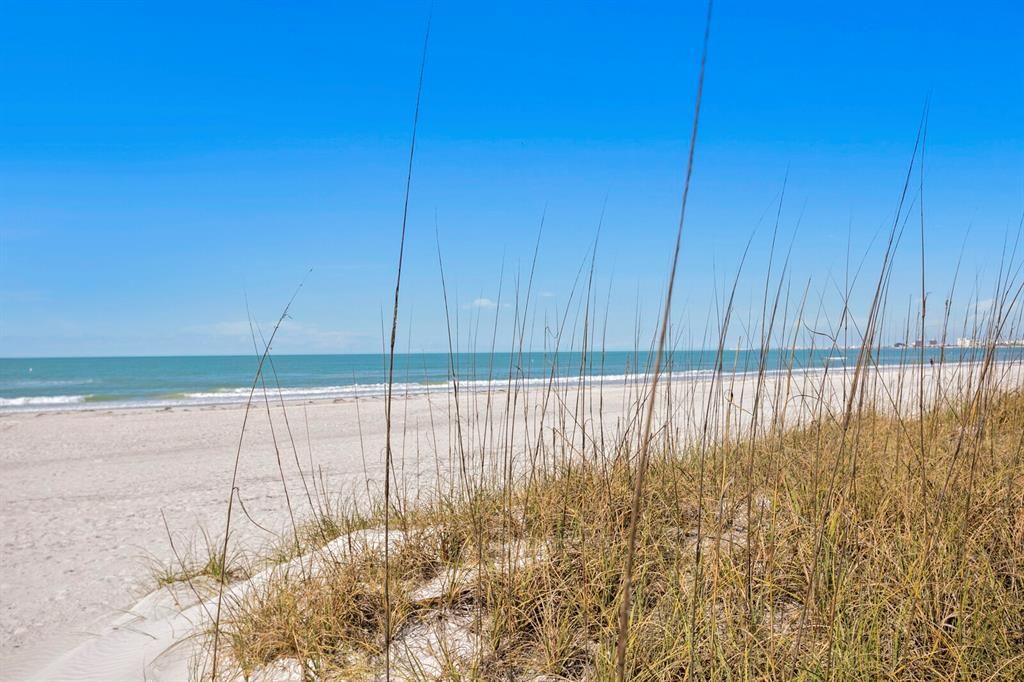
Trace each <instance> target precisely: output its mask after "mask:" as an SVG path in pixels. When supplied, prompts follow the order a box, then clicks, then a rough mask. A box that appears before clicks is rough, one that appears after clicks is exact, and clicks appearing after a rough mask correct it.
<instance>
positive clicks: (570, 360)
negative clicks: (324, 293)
mask: <svg viewBox="0 0 1024 682" xmlns="http://www.w3.org/2000/svg"><path fill="white" fill-rule="evenodd" d="M998 352H999V355H1000V358H1001V359H1010V358H1021V357H1022V356H1024V349H1020V348H1017V349H1010V348H1002V349H999V351H998ZM792 353H793V351H789V350H786V351H772V352H770V353H769V354H768V358H767V364H768V369H769V370H776V369H780V368H784V367H785V366H786V365H787V364H788V363H789V362H790V357H791V354H792ZM856 353H857V351H856V350H846V351H843V350H840V351H820V350H819V351H813V352H812V351H810V350H798V351H796V352H795V356H793V364H794V365H795V367H797V368H821V367H825V366H826V365H828V366H831V367H841V366H844V365H846V364H850V363H853V362H854V361H855V359H856ZM939 353H940V351H939V350H938V349H928V350H926V351H925V359H926V362H929V361H933V360H934V361H936V362H937V361H938V360H939V357H940V355H939ZM979 353H980V351H979V350H961V349H949V348H947V349H946V350H945V361H946V362H958V361H962V360H972V359H976V358H977V357H978V354H979ZM758 358H759V352H758V351H739V352H735V351H730V352H727V353H726V354H725V357H724V359H723V366H724V368H725V369H726V370H728V371H732V370H733V369H734V368H735V370H736V371H739V372H743V371H753V370H756V369H757V364H758ZM581 360H582V359H581V357H580V354H579V353H558V354H550V353H548V354H545V353H524V354H523V355H522V356H519V355H510V354H509V353H494V354H493V355H492V354H489V353H462V354H456V355H455V356H452V357H451V358H450V357H449V356H448V355H447V354H444V353H420V354H408V355H396V357H395V382H396V388H395V391H396V392H397V393H399V394H404V393H422V392H426V391H435V390H446V389H447V387H448V386H449V383H450V379H451V377H452V376H457V377H458V378H459V381H460V388H465V389H474V388H485V387H487V386H488V385H489V384H490V382H498V383H504V382H506V381H507V380H508V378H509V375H510V367H511V368H512V374H513V375H514V376H517V377H521V378H522V379H523V380H525V381H528V382H533V383H543V382H545V381H547V380H548V378H549V377H550V376H551V375H552V374H554V375H555V376H556V377H558V378H560V379H562V380H572V379H573V378H575V377H578V376H579V375H580V365H581ZM586 360H587V366H586V369H585V373H586V374H588V375H591V376H597V375H599V376H603V377H604V380H605V381H606V382H621V381H624V380H625V379H626V378H627V377H628V376H629V375H633V374H636V373H637V372H638V370H639V371H641V372H642V371H643V370H644V369H645V367H646V366H647V355H646V354H644V353H633V352H624V351H609V352H605V353H593V354H590V355H588V357H587V358H586ZM919 360H920V351H919V350H913V349H910V350H901V349H894V348H888V349H883V350H882V351H881V352H880V354H879V356H878V358H877V361H878V362H879V363H880V364H900V363H915V362H918V361H919ZM272 361H273V366H271V365H270V364H267V365H266V366H265V367H264V370H265V371H264V374H265V379H266V382H267V387H268V388H271V389H273V391H274V394H275V395H276V393H277V386H278V383H279V384H280V387H281V390H282V392H283V394H284V396H285V398H292V399H309V398H340V397H351V396H373V395H382V394H383V393H384V382H385V377H386V373H385V372H386V368H385V357H384V356H383V355H381V354H368V355H279V356H274V357H273V358H272ZM714 361H715V354H714V352H713V351H677V352H674V353H672V355H671V369H672V372H673V375H675V376H679V377H683V378H685V377H688V376H690V377H699V376H702V375H706V374H708V373H709V372H711V371H712V370H713V369H714ZM257 364H258V359H257V358H256V357H253V356H207V357H199V356H187V357H123V358H116V357H115V358H19V359H0V411H7V412H9V411H14V410H40V409H88V408H97V407H103V408H108V407H128V406H137V405H153V406H172V405H204V404H215V403H230V402H243V401H244V400H245V399H246V398H247V397H248V394H249V388H250V386H251V385H252V380H253V376H254V375H255V372H256V367H257ZM453 366H454V367H453ZM453 370H454V371H453ZM275 374H276V378H275Z"/></svg>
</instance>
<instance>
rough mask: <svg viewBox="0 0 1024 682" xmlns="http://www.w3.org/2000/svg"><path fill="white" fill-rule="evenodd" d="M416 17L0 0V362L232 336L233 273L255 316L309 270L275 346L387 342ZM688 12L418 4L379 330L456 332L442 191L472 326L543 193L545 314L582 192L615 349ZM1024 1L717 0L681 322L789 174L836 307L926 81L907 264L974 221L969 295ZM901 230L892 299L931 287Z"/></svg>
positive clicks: (564, 295)
mask: <svg viewBox="0 0 1024 682" xmlns="http://www.w3.org/2000/svg"><path fill="white" fill-rule="evenodd" d="M294 5H301V6H294ZM429 11H430V8H429V5H428V4H426V3H409V4H385V3H351V4H348V3H323V4H318V3H301V4H299V3H287V4H286V3H276V4H270V3H266V4H264V3H239V4H220V3H218V4H217V6H216V7H211V6H210V3H188V2H179V3H162V4H157V3H150V4H146V3H116V2H107V3H92V2H69V3H52V2H14V1H12V0H3V2H2V3H0V91H2V92H3V93H4V94H3V96H2V109H0V356H37V355H121V354H204V353H210V354H214V353H245V352H248V351H249V350H250V349H251V343H250V341H249V339H248V330H247V326H246V322H245V321H246V308H245V305H246V304H245V300H246V296H248V299H249V301H250V304H251V306H252V310H253V312H254V314H255V316H256V317H257V319H258V320H259V321H260V322H261V323H264V324H268V323H269V322H270V321H271V319H272V318H274V317H276V315H277V313H278V311H279V310H280V308H281V306H282V305H283V304H284V302H285V301H286V300H287V299H288V297H289V296H290V295H291V292H292V290H293V289H294V287H295V286H296V285H297V283H298V282H299V281H301V280H302V278H303V277H304V273H305V272H306V271H307V270H309V269H310V268H312V273H311V274H310V275H309V277H308V279H307V281H306V285H305V287H304V289H303V291H302V293H301V294H300V296H299V298H298V299H297V301H296V304H295V306H294V309H293V319H292V320H290V321H289V323H288V324H287V326H286V328H285V330H284V331H283V332H282V336H281V340H280V343H278V344H277V345H276V350H277V351H278V352H358V351H375V350H379V349H380V347H381V316H382V311H384V310H387V309H388V306H389V298H390V296H391V291H390V288H391V287H392V286H393V279H394V264H395V260H396V256H397V246H398V234H399V229H400V220H401V205H402V191H403V186H404V178H405V170H406V169H405V164H406V157H407V154H408V138H409V134H410V129H411V122H412V109H413V103H414V97H415V88H416V77H417V71H418V68H419V53H420V49H421V45H422V39H423V32H424V27H425V24H426V19H427V15H428V13H429ZM703 17H704V6H703V4H701V3H691V2H682V3H679V2H673V3H580V4H571V3H525V2H524V3H502V4H499V3H455V2H436V3H434V6H433V30H432V34H431V43H430V50H429V57H428V63H427V73H426V83H425V91H424V95H423V109H422V115H421V120H420V137H419V146H418V149H417V160H416V169H415V179H414V186H413V192H412V199H411V210H410V221H409V239H408V242H407V249H408V251H407V262H406V264H407V270H406V271H405V274H404V279H403V285H404V290H403V299H402V322H401V327H400V339H401V341H400V344H399V345H400V346H404V347H406V348H408V349H410V350H413V351H416V350H443V349H445V348H446V344H447V341H446V336H445V327H444V317H443V309H442V307H441V295H440V294H441V292H440V284H439V275H438V268H437V257H436V247H435V237H434V234H435V232H434V224H435V216H436V220H437V225H438V232H439V234H440V242H441V248H442V251H443V253H444V258H445V269H446V275H447V277H448V284H449V296H450V297H451V298H452V307H453V311H454V312H455V313H457V314H458V316H459V317H460V319H461V325H460V330H461V331H462V332H463V336H465V335H466V333H467V330H469V329H472V327H473V325H474V324H476V323H477V321H479V322H480V324H481V325H482V326H484V327H487V328H489V326H490V325H491V324H492V322H493V320H494V317H495V316H497V317H498V319H499V324H506V322H502V321H507V319H508V318H509V316H510V315H511V312H510V309H508V308H503V307H497V306H496V305H493V304H495V303H496V302H497V299H498V293H499V291H498V290H499V284H500V283H501V281H502V279H501V278H500V277H499V273H500V272H501V271H502V267H504V272H505V277H504V284H503V295H504V297H505V302H507V301H508V300H509V298H508V297H509V296H510V292H511V291H512V290H513V288H514V286H515V284H514V276H515V274H516V273H519V274H520V276H521V277H522V278H525V274H526V273H525V271H526V269H527V268H528V265H529V259H530V256H531V253H532V249H533V245H534V240H535V238H536V234H537V229H538V224H539V221H540V217H541V215H542V213H544V212H545V210H546V216H547V218H546V226H545V231H544V234H543V237H542V241H541V251H540V256H539V259H538V270H537V276H536V283H535V292H536V293H537V300H536V306H535V308H534V309H535V311H536V314H537V318H536V321H535V327H534V328H535V329H536V330H542V329H543V325H544V324H545V320H547V321H549V322H550V321H551V320H553V319H555V317H556V315H557V314H558V311H559V310H560V306H564V305H565V304H566V301H567V299H568V294H569V291H570V290H571V287H572V283H573V279H574V277H575V276H576V273H577V269H578V267H579V265H580V263H581V262H582V261H583V260H584V259H585V258H586V255H587V251H588V248H589V245H590V244H591V242H592V241H593V239H594V235H595V231H596V227H597V223H598V221H599V218H600V215H601V212H602V206H606V209H605V217H604V228H603V231H602V234H601V239H600V242H599V245H598V251H597V258H596V263H595V271H596V275H595V285H594V288H595V291H597V292H600V296H599V298H600V300H601V306H602V309H603V308H604V306H605V305H607V311H608V316H609V321H608V331H607V344H608V346H609V347H613V348H629V347H631V346H632V344H633V339H634V327H635V325H636V319H637V318H636V309H637V303H638V302H639V307H640V310H641V315H642V317H641V325H642V326H643V325H644V324H645V321H650V320H653V318H654V316H655V315H656V312H657V306H658V301H659V297H660V295H661V293H662V291H663V288H664V278H665V275H666V273H667V270H668V254H669V252H670V248H671V245H672V240H673V238H674V229H675V223H676V219H677V213H678V202H679V191H680V186H681V181H682V176H683V170H684V161H685V154H686V146H687V141H688V140H687V136H688V134H689V127H690V119H691V116H692V107H693V98H694V94H695V88H696V75H697V65H698V60H699V50H700V41H701V37H702V32H703ZM1022 26H1024V9H1022V6H1021V5H1020V3H1017V2H1005V3H986V2H978V3H972V4H971V5H970V6H969V7H965V6H964V5H963V4H962V3H952V2H950V3H943V2H927V3H926V2H907V3H802V4H801V3H794V4H789V5H787V6H780V5H778V4H774V3H772V4H763V3H757V4H755V3H735V2H724V1H723V2H720V3H718V5H717V6H716V9H715V17H714V23H713V27H712V39H711V47H710V56H709V64H708V71H707V81H706V88H705V99H704V110H703V114H702V116H703V117H702V122H701V129H700V137H699V143H698V149H697V160H696V169H695V176H694V183H693V188H692V195H691V197H692V199H691V202H692V203H691V206H690V212H689V215H688V226H687V232H686V237H685V240H684V247H683V257H682V261H681V270H680V279H679V284H678V287H679V288H678V298H677V303H678V305H677V308H676V318H677V319H678V320H679V324H680V325H682V327H681V329H684V331H682V332H681V334H682V335H683V336H684V337H685V338H686V339H688V343H690V344H691V345H702V343H701V340H702V337H703V334H704V329H705V327H706V320H707V319H708V315H709V310H710V309H712V308H713V306H714V305H715V303H714V300H715V299H714V296H715V291H716V289H718V290H719V291H720V290H721V288H722V282H723V281H724V280H725V279H726V278H728V277H730V276H731V275H732V273H734V272H735V270H736V268H737V266H738V264H739V259H740V255H741V252H742V249H743V246H744V244H745V243H746V242H747V240H748V239H749V238H750V236H751V234H754V249H753V252H752V256H751V259H750V260H749V261H748V264H747V272H748V273H749V275H748V276H747V277H745V278H744V279H743V281H742V286H741V287H740V291H739V293H738V296H737V302H738V303H737V305H738V310H739V311H740V312H739V317H740V318H741V319H745V318H746V317H749V316H751V315H753V313H752V312H751V311H752V310H755V309H757V308H758V307H759V305H760V286H761V285H760V284H759V282H760V278H763V273H764V269H765V266H766V263H767V255H768V243H769V239H770V236H771V235H770V225H771V222H772V220H773V217H774V212H775V208H774V207H775V206H776V204H777V202H778V197H779V193H780V190H781V188H782V185H783V180H784V178H786V177H787V173H788V184H787V189H786V197H785V202H784V204H783V212H782V233H783V234H784V235H786V240H787V241H788V239H789V235H791V234H792V233H793V231H794V229H795V228H796V227H797V223H798V222H799V231H798V232H797V237H796V242H795V245H794V260H793V270H792V279H793V287H794V289H795V290H801V291H802V289H803V286H804V285H805V284H806V283H807V281H808V280H809V281H810V282H811V291H812V297H814V296H816V295H817V296H824V297H825V307H826V308H828V307H829V306H835V305H836V301H835V296H834V287H833V286H832V284H831V282H832V281H833V280H839V281H842V279H843V276H844V272H845V268H846V254H847V245H848V244H849V245H850V248H851V252H852V253H853V254H854V256H855V257H856V258H858V259H859V258H860V257H861V255H863V254H864V253H865V252H868V253H869V257H868V260H867V263H868V266H867V270H866V271H865V272H866V274H865V277H867V276H868V275H870V276H875V274H876V272H877V263H878V258H877V256H878V248H877V245H876V246H874V247H871V249H870V250H869V245H870V244H871V243H872V238H873V237H874V235H875V234H876V233H877V231H878V230H879V228H883V229H884V228H885V227H886V226H887V225H888V224H889V223H891V220H892V215H893V211H894V208H895V205H896V200H897V198H898V194H899V190H900V188H901V186H902V181H903V176H904V174H905V172H906V166H907V163H908V160H909V157H910V152H911V149H912V147H913V141H914V135H915V133H916V129H917V124H918V120H919V118H920V114H921V110H922V107H923V105H924V102H925V100H926V98H927V97H928V96H929V95H930V97H931V116H930V120H929V133H928V145H927V156H926V165H925V181H926V182H925V208H926V226H927V232H926V251H927V255H928V272H927V277H928V289H929V290H935V291H940V292H944V291H945V290H946V289H948V287H949V284H950V281H951V279H952V275H953V271H954V268H955V266H956V263H957V259H958V256H959V253H960V249H961V245H962V244H963V243H964V239H965V235H967V232H968V228H969V229H970V233H969V238H968V240H967V245H966V248H965V250H964V262H963V267H962V274H961V285H962V286H961V293H960V294H958V302H957V306H958V308H957V310H958V311H960V314H963V311H964V310H966V305H967V301H968V299H970V298H971V297H972V296H973V295H974V294H975V292H976V291H977V294H978V296H979V297H980V298H984V297H985V296H986V295H987V292H988V288H987V287H988V286H989V285H990V282H991V278H992V276H993V272H994V265H995V264H996V263H997V262H998V259H999V257H1000V252H1001V250H1002V247H1003V241H1004V239H1005V238H1006V235H1007V234H1011V235H1012V234H1014V233H1015V231H1016V230H1017V227H1018V225H1019V224H1020V220H1021V214H1022V211H1024V123H1022V122H1024V56H1022V55H1024V50H1022V49H1021V45H1022V44H1024V28H1022ZM766 216H767V217H766ZM912 231H913V232H914V234H913V235H909V234H908V237H907V240H906V241H905V242H904V244H903V247H902V249H903V250H902V251H901V254H900V256H899V259H900V260H899V261H898V267H897V269H896V275H895V278H894V282H893V290H892V297H893V298H892V300H893V301H897V302H899V305H900V306H902V307H906V305H907V304H908V303H909V304H914V303H913V301H916V298H915V297H916V296H919V294H915V291H919V287H920V284H919V277H920V273H919V270H918V266H917V264H916V263H917V261H918V260H919V255H918V249H919V246H920V245H919V242H918V238H917V236H916V230H912ZM865 283H866V280H865ZM867 288H870V287H867ZM855 302H857V303H858V304H859V305H860V306H861V309H858V310H857V311H855V312H857V314H861V313H863V312H864V310H862V309H863V308H864V303H863V300H862V299H860V298H857V299H855ZM835 312H836V311H835V310H832V311H830V314H833V315H834V313H835ZM602 315H603V311H602ZM535 334H536V336H535V342H534V343H535V345H541V344H542V343H543V339H542V337H541V331H536V332H535ZM484 336H486V334H485V335H484ZM502 336H505V334H504V332H502ZM483 345H487V344H483ZM498 345H499V346H502V345H505V346H507V345H508V344H507V343H506V344H502V342H501V341H500V340H499V343H498Z"/></svg>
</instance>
